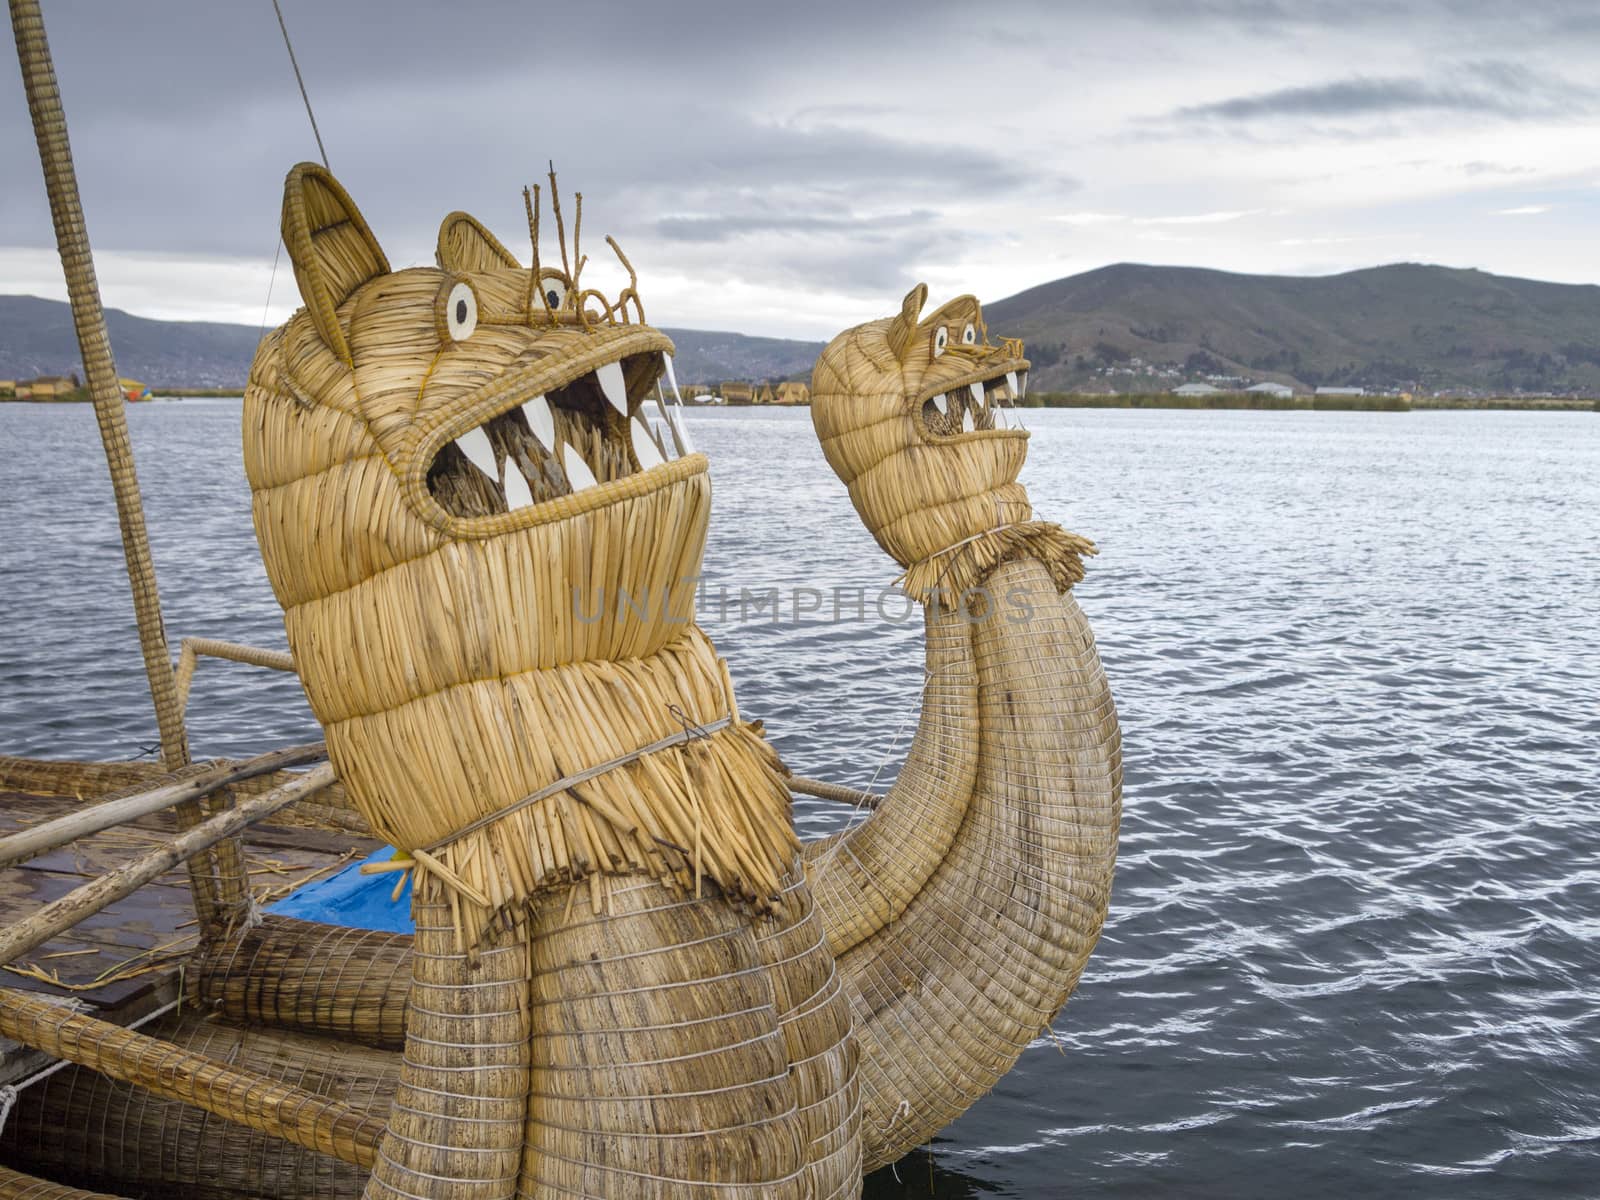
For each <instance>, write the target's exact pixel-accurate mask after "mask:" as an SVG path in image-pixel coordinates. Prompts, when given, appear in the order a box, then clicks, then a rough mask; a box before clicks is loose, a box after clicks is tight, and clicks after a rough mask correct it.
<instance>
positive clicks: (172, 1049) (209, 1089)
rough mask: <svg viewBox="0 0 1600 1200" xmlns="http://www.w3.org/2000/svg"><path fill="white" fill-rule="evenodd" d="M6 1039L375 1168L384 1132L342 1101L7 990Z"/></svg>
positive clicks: (1, 1024)
mask: <svg viewBox="0 0 1600 1200" xmlns="http://www.w3.org/2000/svg"><path fill="white" fill-rule="evenodd" d="M0 1035H3V1036H5V1037H9V1038H12V1039H13V1040H15V1041H18V1042H21V1043H22V1044H23V1045H25V1046H31V1047H33V1048H34V1049H37V1050H42V1051H44V1052H45V1053H46V1054H50V1055H53V1056H55V1057H57V1058H68V1059H70V1060H71V1061H73V1062H76V1063H78V1064H80V1065H82V1066H86V1067H90V1068H93V1069H94V1070H96V1071H100V1072H102V1073H104V1074H106V1075H110V1076H112V1077H114V1078H117V1079H120V1080H123V1081H124V1082H127V1083H131V1084H134V1085H135V1086H137V1087H139V1088H142V1089H144V1090H145V1091H147V1092H149V1093H151V1094H152V1095H156V1096H165V1097H167V1098H168V1099H173V1100H180V1101H183V1102H185V1103H189V1104H194V1105H196V1106H198V1107H200V1108H204V1109H205V1110H206V1111H208V1112H211V1113H215V1114H216V1115H218V1116H219V1117H223V1118H225V1119H227V1120H229V1121H234V1122H237V1123H238V1124H241V1125H246V1126H249V1127H250V1128H252V1129H259V1130H261V1131H262V1132H264V1133H270V1134H272V1135H273V1136H274V1137H278V1138H283V1139H286V1140H289V1141H292V1142H294V1143H295V1144H297V1145H301V1146H306V1147H309V1148H312V1149H315V1150H317V1151H319V1152H321V1153H324V1154H331V1155H334V1156H336V1157H337V1158H339V1159H341V1160H343V1161H345V1162H351V1163H356V1164H358V1165H362V1166H365V1165H369V1164H370V1163H371V1162H372V1161H373V1156H374V1151H375V1148H376V1146H377V1141H378V1136H379V1134H380V1133H381V1131H382V1128H383V1122H382V1121H381V1120H375V1119H373V1118H370V1117H367V1116H366V1115H365V1114H363V1113H361V1112H359V1111H357V1110H355V1109H352V1108H349V1107H348V1106H346V1105H344V1104H341V1103H339V1102H337V1101H333V1100H329V1099H327V1098H325V1097H320V1096H314V1095H311V1094H309V1093H307V1092H303V1091H300V1090H299V1089H297V1088H293V1087H288V1086H286V1085H283V1084H280V1083H277V1082H275V1081H273V1080H271V1079H268V1078H264V1077H262V1076H259V1075H252V1074H249V1073H247V1072H243V1071H239V1070H235V1069H234V1068H232V1067H229V1066H226V1065H224V1064H221V1063H217V1062H215V1061H213V1060H210V1059H207V1058H205V1057H204V1056H202V1055H197V1054H191V1053H189V1052H188V1051H185V1050H181V1049H179V1048H178V1047H176V1046H174V1045H172V1044H170V1043H168V1042H163V1041H161V1040H160V1039H158V1038H152V1037H149V1036H147V1035H144V1034H139V1033H133V1032H130V1031H128V1030H126V1029H123V1028H121V1027H120V1026H117V1025H112V1024H110V1023H108V1022H105V1021H99V1020H96V1019H94V1018H91V1017H84V1016H80V1015H78V1014H76V1013H73V1012H70V1011H68V1010H67V1009H64V1008H62V1007H61V1006H59V1005H56V1004H51V1003H49V1002H48V1001H45V1000H40V999H38V998H36V997H34V996H32V995H29V994H26V993H23V992H18V991H14V990H12V989H9V988H0Z"/></svg>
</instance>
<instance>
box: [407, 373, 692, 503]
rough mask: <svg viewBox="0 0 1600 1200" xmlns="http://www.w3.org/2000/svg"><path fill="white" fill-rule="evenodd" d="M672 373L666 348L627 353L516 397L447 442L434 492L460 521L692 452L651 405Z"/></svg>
mask: <svg viewBox="0 0 1600 1200" xmlns="http://www.w3.org/2000/svg"><path fill="white" fill-rule="evenodd" d="M665 369H666V360H665V358H664V356H663V355H662V353H661V352H660V351H656V350H652V351H648V352H646V353H643V354H630V355H625V356H624V357H623V358H621V359H620V360H618V361H616V362H609V363H602V364H601V365H599V366H597V367H595V368H594V369H593V370H591V371H588V372H586V373H585V374H583V375H580V376H578V377H577V378H576V379H571V380H568V381H567V382H566V383H563V384H561V385H560V386H559V387H556V388H552V389H549V390H548V391H546V392H544V393H542V394H540V395H534V396H530V397H528V398H526V399H523V400H520V401H517V402H515V403H513V404H512V405H511V407H509V408H507V409H506V410H505V411H503V412H500V413H498V414H497V415H495V416H493V417H491V418H490V419H488V420H487V421H485V422H483V423H482V424H481V425H478V426H477V427H476V428H474V429H470V430H467V431H466V432H465V433H462V434H460V435H458V436H457V437H456V438H455V439H454V440H452V441H449V442H446V443H445V444H444V445H443V446H442V447H440V449H439V451H438V453H436V454H435V455H434V457H433V461H432V462H431V463H430V464H429V466H428V491H429V492H430V493H432V495H433V498H434V499H435V500H437V501H438V502H439V505H440V507H442V508H443V509H444V510H445V511H446V512H447V513H449V514H450V515H451V516H453V517H487V516H493V515H495V514H496V513H505V512H515V511H516V510H517V509H519V508H526V507H528V506H529V505H533V504H541V503H543V502H545V501H547V500H553V499H555V498H556V497H558V496H566V495H570V494H571V493H573V492H580V491H583V490H584V489H585V488H591V487H597V486H599V485H600V484H603V483H610V482H612V481H613V480H616V479H624V478H626V477H627V476H629V475H634V474H637V473H639V472H641V471H648V470H650V469H651V468H652V467H658V466H661V465H662V464H663V463H665V462H666V461H667V460H668V459H671V458H675V457H677V456H678V455H679V454H680V453H683V452H684V451H685V450H686V447H685V446H684V444H683V442H682V440H681V433H680V432H679V431H678V430H674V429H672V428H669V427H668V422H669V421H670V420H671V418H670V417H669V416H668V415H667V414H666V411H665V410H663V413H662V417H663V419H662V420H661V421H658V422H650V421H648V420H647V419H646V418H645V415H644V413H643V411H642V408H643V403H644V399H645V397H646V396H647V395H648V394H649V392H650V390H651V389H652V388H654V387H655V385H656V381H657V380H658V379H660V378H661V375H662V372H663V371H664V370H665Z"/></svg>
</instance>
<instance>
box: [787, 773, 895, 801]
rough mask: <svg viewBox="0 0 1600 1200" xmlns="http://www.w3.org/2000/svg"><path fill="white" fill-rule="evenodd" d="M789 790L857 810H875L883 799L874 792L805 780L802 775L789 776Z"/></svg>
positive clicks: (818, 780) (816, 780)
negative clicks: (847, 805) (850, 805)
mask: <svg viewBox="0 0 1600 1200" xmlns="http://www.w3.org/2000/svg"><path fill="white" fill-rule="evenodd" d="M789 790H790V791H791V792H799V793H800V794H801V795H802V796H815V797H816V798H817V799H818V800H836V801H838V802H839V803H840V804H853V805H855V806H856V807H857V808H877V807H878V803H879V801H881V800H882V799H883V797H882V796H879V795H877V794H876V793H874V792H858V791H856V789H855V788H848V787H844V786H842V785H840V784H837V783H827V782H824V781H823V780H821V779H807V778H806V777H805V776H804V775H791V776H790V777H789Z"/></svg>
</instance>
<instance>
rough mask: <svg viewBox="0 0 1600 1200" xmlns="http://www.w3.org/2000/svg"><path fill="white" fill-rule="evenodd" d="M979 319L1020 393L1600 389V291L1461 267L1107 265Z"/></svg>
mask: <svg viewBox="0 0 1600 1200" xmlns="http://www.w3.org/2000/svg"><path fill="white" fill-rule="evenodd" d="M984 316H985V318H986V320H987V321H988V322H989V326H990V328H991V329H992V330H995V331H997V332H1003V333H1005V334H1007V335H1009V336H1016V337H1021V338H1023V339H1024V341H1025V342H1026V343H1027V346H1028V355H1029V358H1030V359H1032V360H1033V364H1034V371H1033V375H1032V379H1033V386H1039V387H1042V388H1045V389H1049V390H1071V389H1074V388H1082V387H1088V386H1095V385H1096V384H1098V385H1099V386H1101V387H1105V386H1106V385H1108V384H1109V385H1112V386H1114V387H1115V390H1119V391H1130V390H1140V389H1141V388H1143V389H1145V390H1160V388H1159V386H1157V387H1155V388H1153V389H1152V387H1151V385H1152V382H1153V381H1154V382H1156V383H1159V382H1160V381H1162V380H1167V381H1173V382H1177V381H1181V380H1182V379H1199V378H1210V379H1219V380H1230V379H1232V380H1249V381H1252V382H1253V381H1262V380H1276V381H1279V382H1283V383H1288V384H1291V385H1294V386H1297V387H1300V388H1310V387H1315V386H1319V385H1351V386H1365V387H1369V388H1376V389H1389V390H1407V391H1428V390H1438V391H1453V392H1465V393H1474V392H1476V393H1487V392H1505V391H1549V392H1555V393H1563V392H1565V393H1572V394H1579V393H1582V394H1594V393H1596V392H1600V287H1597V286H1595V285H1593V284H1566V283H1546V282H1543V281H1540V280H1532V279H1522V278H1518V277H1516V276H1507V275H1494V274H1491V273H1489V272H1486V271H1479V270H1475V269H1472V268H1459V267H1439V266H1432V265H1427V264H1421V263H1392V264H1388V265H1386V266H1380V267H1366V268H1362V269H1359V270H1355V271H1346V272H1342V273H1339V274H1336V275H1303V276H1302V275H1250V274H1244V273H1238V272H1229V271H1219V270H1215V269H1212V268H1205V267H1161V266H1148V265H1145V264H1138V263H1115V264H1112V265H1110V266H1106V267H1099V268H1096V269H1095V270H1092V271H1086V272H1084V273H1082V274H1079V275H1071V276H1067V277H1066V278H1063V279H1057V280H1053V281H1051V282H1049V283H1045V284H1040V285H1038V286H1037V287H1033V288H1029V289H1026V290H1025V291H1022V292H1018V293H1017V294H1016V295H1014V296H1009V297H1007V298H1006V299H1004V300H1001V301H997V302H995V303H993V304H989V305H986V306H985V311H984ZM1167 386H1170V383H1168V384H1167Z"/></svg>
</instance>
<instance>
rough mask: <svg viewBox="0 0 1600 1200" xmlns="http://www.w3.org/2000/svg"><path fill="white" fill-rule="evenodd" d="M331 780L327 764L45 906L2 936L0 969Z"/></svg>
mask: <svg viewBox="0 0 1600 1200" xmlns="http://www.w3.org/2000/svg"><path fill="white" fill-rule="evenodd" d="M333 780H334V775H333V766H332V765H331V764H329V763H323V764H322V765H321V766H320V767H314V768H312V769H311V770H309V771H307V772H306V773H305V774H304V775H302V776H300V778H298V779H296V780H294V781H293V782H292V783H286V784H284V785H283V786H282V787H278V788H273V789H272V791H270V792H263V793H262V794H261V795H259V796H252V797H250V799H248V800H244V801H241V802H240V803H239V804H237V805H236V806H235V807H233V808H230V809H227V810H225V811H223V812H220V813H218V814H217V815H216V816H214V817H211V818H209V819H208V820H205V821H202V822H201V823H200V824H198V825H196V826H194V827H193V828H192V829H187V830H185V831H184V832H182V833H180V834H179V835H178V836H177V837H175V838H173V839H172V840H171V841H170V842H167V843H166V844H164V845H162V846H160V847H158V848H157V849H155V850H152V851H150V853H148V854H145V855H142V856H140V857H139V858H135V859H132V860H131V861H129V862H125V863H123V864H122V866H120V867H118V868H117V869H116V870H114V871H108V872H106V873H105V874H104V875H101V876H100V877H99V878H97V879H95V880H93V881H92V882H89V883H86V884H84V885H83V886H82V887H80V888H76V889H74V890H73V891H70V892H68V893H67V894H66V895H65V896H63V897H61V899H59V900H54V901H52V902H51V903H49V904H46V905H45V906H44V907H43V908H41V909H39V910H38V911H37V912H35V913H33V914H32V915H31V916H28V917H24V918H23V919H22V920H20V921H17V922H15V923H14V924H12V925H10V926H8V927H6V928H5V929H3V930H0V964H4V963H9V962H13V961H15V960H16V959H18V958H20V957H21V956H22V955H24V954H27V953H28V952H30V951H32V950H37V949H38V948H39V947H40V946H42V945H43V944H44V943H45V942H48V941H49V940H50V939H51V938H53V937H55V936H56V934H58V933H60V932H61V931H62V930H64V929H70V928H71V927H72V926H74V925H76V924H77V923H78V922H79V921H81V920H83V919H84V918H85V917H88V916H92V915H93V914H94V913H97V912H99V911H100V910H101V909H102V908H105V907H106V906H107V905H109V904H115V903H116V902H117V901H118V900H121V899H122V898H123V897H124V896H126V895H129V894H130V893H132V892H134V891H137V890H138V889H139V888H141V887H143V886H144V885H145V884H147V883H149V882H150V881H151V880H152V879H154V878H156V877H157V876H158V875H162V874H164V873H165V872H167V871H170V870H171V869H172V868H173V867H175V866H177V865H178V864H179V863H180V862H183V861H184V860H185V859H188V858H192V857H193V856H194V855H196V854H198V853H199V852H200V851H202V850H205V849H207V848H209V847H211V846H214V845H216V844H217V843H218V842H220V841H221V840H222V839H223V838H228V837H232V836H233V835H234V834H236V833H238V832H239V831H240V830H241V829H244V828H245V827H246V826H248V825H251V824H253V823H255V822H256V821H260V820H262V819H264V818H266V817H270V816H271V815H272V814H273V813H275V812H277V811H278V810H279V809H280V808H287V807H288V806H289V805H291V804H293V803H294V802H295V801H296V800H301V799H304V798H305V797H306V796H310V795H312V794H314V793H316V792H318V791H321V790H322V789H323V788H325V787H327V786H328V785H329V784H330V783H332V782H333Z"/></svg>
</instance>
